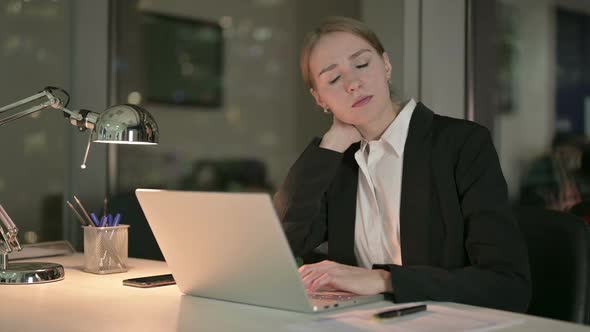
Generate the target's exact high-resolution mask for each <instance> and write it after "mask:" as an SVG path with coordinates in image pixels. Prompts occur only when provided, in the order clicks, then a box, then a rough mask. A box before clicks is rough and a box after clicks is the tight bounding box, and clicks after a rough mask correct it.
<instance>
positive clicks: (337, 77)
mask: <svg viewBox="0 0 590 332" xmlns="http://www.w3.org/2000/svg"><path fill="white" fill-rule="evenodd" d="M339 78H340V76H336V78H334V79H333V80H331V81H330V84H334V83H336V81H338V79H339Z"/></svg>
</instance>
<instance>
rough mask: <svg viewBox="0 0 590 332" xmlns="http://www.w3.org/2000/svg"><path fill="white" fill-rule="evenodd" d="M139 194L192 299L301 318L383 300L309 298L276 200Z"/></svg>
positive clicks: (245, 195) (344, 296) (351, 296)
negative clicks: (295, 314)
mask: <svg viewBox="0 0 590 332" xmlns="http://www.w3.org/2000/svg"><path fill="white" fill-rule="evenodd" d="M135 194H136V196H137V199H138V200H139V203H140V205H141V208H142V210H143V212H144V214H145V216H146V218H147V221H148V223H149V225H150V227H151V229H152V231H153V233H154V236H155V238H156V241H157V242H158V245H159V246H160V249H161V250H162V253H163V254H164V258H165V259H166V263H167V264H168V267H169V268H170V271H171V272H172V274H173V275H174V279H175V280H176V283H177V285H178V287H179V288H180V291H182V292H183V293H185V294H188V295H194V296H200V297H206V298H212V299H217V300H224V301H232V302H238V303H246V304H252V305H257V306H264V307H271V308H276V309H284V310H291V311H299V312H319V311H325V310H330V309H335V308H342V307H347V306H352V305H357V304H364V303H369V302H375V301H379V300H382V299H383V295H381V294H378V295H371V296H360V295H354V294H351V293H344V292H316V293H314V294H308V293H307V292H306V290H305V288H304V286H303V283H302V281H301V279H300V277H299V272H298V271H297V264H296V262H295V259H294V257H293V254H292V252H291V249H290V247H289V244H288V242H287V238H286V236H285V234H284V232H283V229H282V227H281V224H280V221H279V219H278V217H277V214H276V212H275V209H274V206H273V204H272V200H271V198H270V195H268V194H265V193H215V192H191V191H172V190H154V189H137V190H136V191H135Z"/></svg>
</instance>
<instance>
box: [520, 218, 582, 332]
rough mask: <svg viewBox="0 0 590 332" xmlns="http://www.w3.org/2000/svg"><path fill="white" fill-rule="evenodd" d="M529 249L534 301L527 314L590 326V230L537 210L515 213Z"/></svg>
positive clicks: (580, 220)
mask: <svg viewBox="0 0 590 332" xmlns="http://www.w3.org/2000/svg"><path fill="white" fill-rule="evenodd" d="M515 214H516V217H517V219H518V221H519V224H520V229H521V231H522V233H523V235H524V238H525V241H526V244H527V246H528V253H529V261H530V268H531V280H532V298H531V302H530V305H529V310H528V312H527V313H528V314H531V315H536V316H542V317H547V318H554V319H560V320H565V321H570V322H575V323H580V324H590V226H589V225H588V224H586V222H585V221H584V220H582V219H581V218H579V217H577V216H575V215H573V214H569V213H565V212H558V211H550V210H545V209H542V208H535V207H519V208H516V209H515Z"/></svg>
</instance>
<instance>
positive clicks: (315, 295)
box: [307, 292, 358, 302]
mask: <svg viewBox="0 0 590 332" xmlns="http://www.w3.org/2000/svg"><path fill="white" fill-rule="evenodd" d="M307 294H308V296H309V298H310V299H312V300H327V301H339V302H340V301H349V300H352V299H353V298H354V297H358V295H353V294H350V293H337V292H308V293H307Z"/></svg>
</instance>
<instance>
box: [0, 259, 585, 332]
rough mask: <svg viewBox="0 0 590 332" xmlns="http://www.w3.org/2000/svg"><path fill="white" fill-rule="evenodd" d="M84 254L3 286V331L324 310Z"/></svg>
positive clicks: (271, 318) (276, 323) (528, 319)
mask: <svg viewBox="0 0 590 332" xmlns="http://www.w3.org/2000/svg"><path fill="white" fill-rule="evenodd" d="M83 259H84V257H83V256H82V255H74V256H64V257H52V258H43V259H35V261H47V262H55V263H60V264H62V265H64V267H65V269H66V276H65V279H64V280H62V281H58V282H54V283H48V284H40V285H0V300H1V302H0V303H1V304H2V305H1V310H0V331H19V332H20V331H60V332H66V331H97V332H98V331H100V332H106V331H189V330H194V331H196V330H198V331H232V332H233V331H256V332H261V331H280V330H283V329H285V327H286V326H288V325H290V324H294V323H297V322H305V321H309V320H311V319H314V318H317V317H318V314H302V313H295V312H290V311H283V310H276V309H269V308H262V307H256V306H250V305H243V304H237V303H231V302H224V301H217V300H211V299H205V298H198V297H193V296H186V295H183V294H182V293H180V291H179V290H178V288H177V287H176V286H164V287H157V288H149V289H141V288H134V287H126V286H123V285H122V280H123V279H127V278H134V277H141V276H147V275H155V274H164V273H170V271H169V270H168V267H167V266H166V263H164V262H159V261H150V260H143V259H129V265H130V270H129V271H128V272H127V273H117V274H110V275H94V274H90V273H86V272H83V271H82V270H81V268H82V264H83ZM439 304H440V303H439ZM387 305H391V303H389V302H379V303H372V304H368V305H364V306H361V307H360V308H378V307H382V306H387ZM444 305H445V306H449V307H453V308H461V309H466V310H477V309H481V308H478V307H472V306H467V305H461V304H456V303H445V304H444ZM355 308H359V307H355ZM485 310H492V309H485ZM339 312H341V311H339ZM329 314H330V313H325V314H321V315H329ZM514 315H515V316H519V317H522V318H524V323H523V324H520V325H516V326H513V327H511V328H509V329H506V330H505V331H531V332H532V331H534V332H541V331H552V332H553V331H562V332H565V331H572V332H574V331H586V332H588V331H589V330H590V328H588V326H583V325H577V324H571V323H565V322H560V321H556V320H550V319H544V318H538V317H533V316H526V315H517V314H514Z"/></svg>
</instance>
